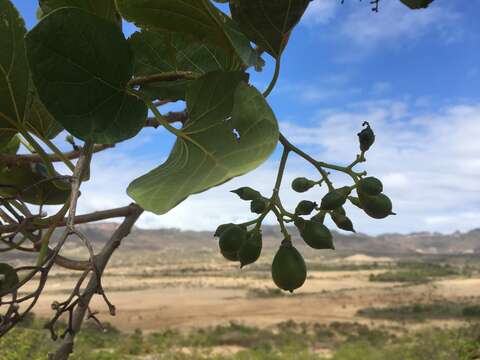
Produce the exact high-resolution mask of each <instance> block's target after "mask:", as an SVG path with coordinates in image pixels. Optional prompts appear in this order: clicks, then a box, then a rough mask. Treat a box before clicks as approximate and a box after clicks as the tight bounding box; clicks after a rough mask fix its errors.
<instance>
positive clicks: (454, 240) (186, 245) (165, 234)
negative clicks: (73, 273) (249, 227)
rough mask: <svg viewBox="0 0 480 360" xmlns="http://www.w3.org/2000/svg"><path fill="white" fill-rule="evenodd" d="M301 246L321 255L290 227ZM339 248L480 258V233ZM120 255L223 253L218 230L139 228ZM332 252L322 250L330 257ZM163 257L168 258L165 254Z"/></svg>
mask: <svg viewBox="0 0 480 360" xmlns="http://www.w3.org/2000/svg"><path fill="white" fill-rule="evenodd" d="M117 226H118V224H115V223H97V224H87V225H79V228H80V230H81V231H82V232H83V233H84V234H85V235H87V236H88V238H89V239H91V240H92V242H93V244H94V247H95V248H96V249H99V247H100V246H101V245H102V244H103V243H105V242H106V241H107V240H108V239H109V236H110V235H111V234H112V233H113V231H114V230H115V228H116V227H117ZM262 229H263V239H264V242H263V243H264V245H263V246H264V249H265V250H266V251H273V250H275V249H276V248H277V247H278V245H279V243H280V240H281V238H280V236H281V233H280V231H279V229H278V228H277V227H276V226H263V227H262ZM289 230H290V233H291V234H292V237H293V240H294V243H295V246H297V247H298V248H299V249H300V250H301V251H302V253H304V254H305V255H316V254H320V253H319V252H318V251H316V250H313V249H310V248H308V247H307V246H306V245H305V243H304V242H303V240H301V238H300V237H299V235H298V231H297V230H296V228H294V227H292V228H289ZM60 233H61V230H57V231H56V233H55V235H54V238H55V237H58V235H59V234H60ZM333 236H334V241H335V246H336V250H337V251H335V253H333V252H332V255H333V254H336V255H341V254H353V253H362V254H368V255H376V256H382V255H386V256H391V257H398V256H412V255H420V254H421V255H472V256H475V255H479V254H480V229H474V230H471V231H468V232H465V233H461V232H455V233H453V234H449V235H445V234H439V233H428V232H420V233H412V234H407V235H405V234H394V233H392V234H383V235H379V236H369V235H366V234H361V233H357V234H345V233H339V232H336V231H333ZM63 252H64V253H65V254H68V255H69V256H73V257H76V256H79V257H80V258H84V257H85V255H86V250H85V247H84V246H83V244H82V243H81V242H80V240H79V239H76V238H75V237H74V236H72V237H71V238H69V240H68V241H67V242H66V244H65V246H64V249H63ZM120 252H121V253H122V254H123V255H125V256H129V255H128V254H129V253H130V252H132V253H133V252H135V253H136V254H139V253H140V254H141V253H142V252H149V253H152V254H155V253H156V254H159V256H164V255H165V254H168V255H167V256H172V257H176V256H179V254H185V255H187V254H188V255H193V254H196V253H198V252H202V253H205V254H208V253H212V252H215V253H217V252H218V251H217V239H215V238H213V231H181V230H178V229H157V230H145V229H140V228H134V229H133V231H132V233H131V234H130V235H129V237H128V238H127V239H125V240H124V241H123V242H122V245H121V249H120ZM329 253H330V252H328V251H325V252H322V254H323V255H328V254H329ZM161 254H162V255H161ZM35 257H36V254H31V253H18V252H7V253H2V255H1V258H2V259H3V258H5V260H13V259H15V260H18V261H23V260H28V259H30V258H35Z"/></svg>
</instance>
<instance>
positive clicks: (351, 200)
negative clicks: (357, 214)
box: [348, 196, 363, 210]
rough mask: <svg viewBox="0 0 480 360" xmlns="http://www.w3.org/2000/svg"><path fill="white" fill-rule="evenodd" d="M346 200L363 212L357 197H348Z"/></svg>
mask: <svg viewBox="0 0 480 360" xmlns="http://www.w3.org/2000/svg"><path fill="white" fill-rule="evenodd" d="M348 200H350V202H351V203H352V204H353V205H355V206H356V207H358V208H359V209H362V210H363V206H362V203H361V202H360V199H359V198H358V197H355V196H349V197H348Z"/></svg>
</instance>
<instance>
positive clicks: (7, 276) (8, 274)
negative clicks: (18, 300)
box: [0, 263, 19, 297]
mask: <svg viewBox="0 0 480 360" xmlns="http://www.w3.org/2000/svg"><path fill="white" fill-rule="evenodd" d="M18 281H19V279H18V275H17V272H16V271H15V269H14V268H13V267H11V266H10V265H8V264H5V263H0V297H1V296H2V295H5V294H7V293H9V292H10V291H11V290H12V289H13V287H14V286H15V285H17V284H18Z"/></svg>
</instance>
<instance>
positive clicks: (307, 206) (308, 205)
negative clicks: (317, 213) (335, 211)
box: [295, 200, 317, 215]
mask: <svg viewBox="0 0 480 360" xmlns="http://www.w3.org/2000/svg"><path fill="white" fill-rule="evenodd" d="M316 207H317V203H315V202H313V201H309V200H302V201H300V202H299V203H298V205H297V207H296V208H295V214H296V215H310V214H311V213H312V211H313V210H315V208H316Z"/></svg>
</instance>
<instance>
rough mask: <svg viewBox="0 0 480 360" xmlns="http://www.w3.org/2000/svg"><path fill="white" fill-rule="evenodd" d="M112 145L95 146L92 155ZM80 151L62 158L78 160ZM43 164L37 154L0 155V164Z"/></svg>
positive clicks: (54, 159)
mask: <svg viewBox="0 0 480 360" xmlns="http://www.w3.org/2000/svg"><path fill="white" fill-rule="evenodd" d="M112 147H113V145H106V144H97V145H94V147H93V150H92V153H97V152H100V151H103V150H106V149H109V148H112ZM80 153H81V151H80V150H74V151H69V152H66V153H64V156H65V157H66V158H67V159H68V160H74V159H78V158H79V157H80ZM48 158H49V160H50V161H52V162H60V161H63V160H62V159H61V158H60V157H59V156H58V155H57V154H49V155H48ZM41 162H43V159H42V157H40V155H38V154H20V155H11V154H0V163H3V164H7V165H16V164H22V163H41Z"/></svg>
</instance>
